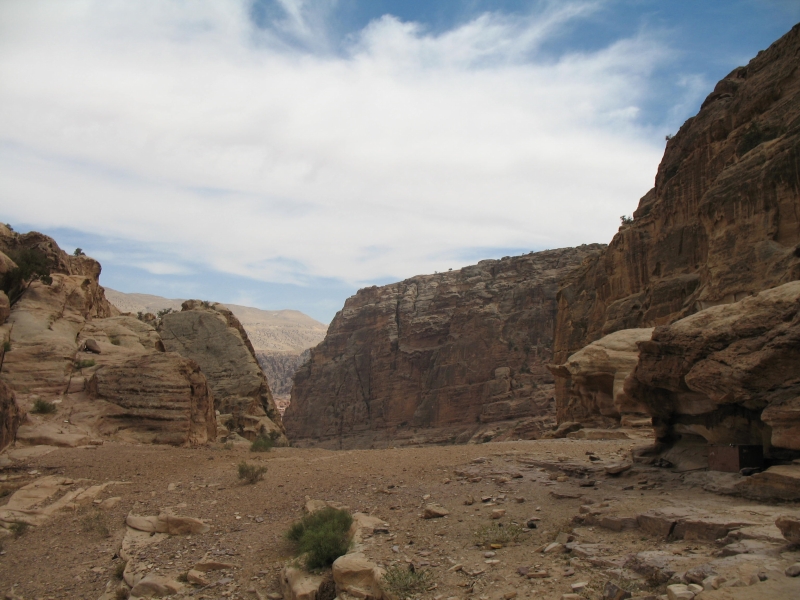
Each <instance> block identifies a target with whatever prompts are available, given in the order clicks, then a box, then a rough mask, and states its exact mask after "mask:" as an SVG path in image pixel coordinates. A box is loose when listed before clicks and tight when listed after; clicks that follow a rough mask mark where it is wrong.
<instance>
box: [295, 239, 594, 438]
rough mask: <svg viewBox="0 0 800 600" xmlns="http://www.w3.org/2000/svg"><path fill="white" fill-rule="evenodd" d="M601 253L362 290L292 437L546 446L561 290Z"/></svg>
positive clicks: (309, 386)
mask: <svg viewBox="0 0 800 600" xmlns="http://www.w3.org/2000/svg"><path fill="white" fill-rule="evenodd" d="M600 248H601V246H600V245H591V246H581V247H578V248H569V249H561V250H548V251H545V252H539V253H536V254H529V255H525V256H519V257H514V258H505V259H503V260H486V261H481V262H480V263H478V264H477V265H474V266H471V267H465V268H463V269H461V270H459V271H450V272H447V273H440V274H435V275H421V276H418V277H413V278H411V279H407V280H405V281H402V282H400V283H395V284H391V285H387V286H383V287H371V288H366V289H362V290H360V291H359V292H358V293H357V294H356V295H355V296H352V297H351V298H349V299H348V300H347V301H346V302H345V306H344V308H343V309H342V310H341V311H340V312H339V313H337V315H336V317H335V318H334V320H333V322H332V323H331V325H330V327H329V329H328V335H327V336H326V338H325V340H324V341H323V342H322V343H321V344H320V345H319V346H317V347H316V348H314V349H312V351H311V359H310V361H309V362H307V363H306V364H305V365H304V366H303V367H301V368H300V369H299V370H298V372H297V374H296V375H295V379H294V388H293V390H292V401H291V404H290V406H289V408H288V409H287V412H286V415H285V423H286V427H287V431H288V432H289V437H290V438H291V439H292V441H293V443H294V442H295V441H297V442H298V443H300V444H305V443H312V442H314V443H316V442H326V441H327V442H328V443H329V444H330V445H339V444H341V445H342V446H368V445H369V444H370V443H373V442H376V441H377V442H380V441H384V442H385V441H386V440H391V439H394V440H397V439H403V437H404V436H405V437H406V438H411V437H412V436H415V435H416V436H418V437H419V438H422V440H423V441H428V442H441V443H453V442H454V441H456V442H466V441H469V440H470V438H471V437H472V436H474V435H476V433H478V432H480V431H486V432H491V433H490V434H489V438H490V439H491V437H492V436H494V437H497V435H498V434H499V432H500V431H501V428H500V426H499V425H498V423H506V424H509V423H511V428H509V426H508V425H506V430H509V431H511V432H513V433H511V434H510V435H513V436H514V437H536V436H537V435H539V434H540V433H541V431H542V430H543V429H549V428H550V426H551V425H552V421H550V420H549V419H550V416H551V415H552V397H553V395H552V390H553V380H552V375H551V374H550V373H549V372H548V371H547V369H546V367H545V365H546V364H547V363H549V362H552V360H551V358H552V353H551V348H552V341H553V333H554V331H553V328H554V324H555V310H556V303H555V293H556V290H557V287H558V284H559V282H560V281H561V280H562V279H563V278H564V277H565V275H566V274H567V273H569V272H570V271H571V270H572V269H574V268H575V267H576V266H577V265H579V264H580V263H581V261H582V260H583V259H584V258H585V257H587V256H589V255H590V254H592V253H594V252H597V251H598V250H599V249H600ZM537 417H538V418H539V419H540V420H539V421H536V418H537ZM526 420H527V421H526ZM526 422H530V423H532V425H531V426H530V428H529V429H528V430H527V431H526V430H525V427H526ZM416 428H419V431H418V432H416V433H415V431H414V430H415V429H416Z"/></svg>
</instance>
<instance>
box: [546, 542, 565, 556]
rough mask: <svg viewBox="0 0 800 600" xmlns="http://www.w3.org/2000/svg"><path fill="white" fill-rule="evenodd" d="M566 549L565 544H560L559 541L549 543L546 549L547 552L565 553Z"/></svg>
mask: <svg viewBox="0 0 800 600" xmlns="http://www.w3.org/2000/svg"><path fill="white" fill-rule="evenodd" d="M566 551H567V547H566V546H565V545H564V544H559V543H558V542H553V543H552V544H548V545H547V546H545V549H544V553H545V554H563V553H564V552H566Z"/></svg>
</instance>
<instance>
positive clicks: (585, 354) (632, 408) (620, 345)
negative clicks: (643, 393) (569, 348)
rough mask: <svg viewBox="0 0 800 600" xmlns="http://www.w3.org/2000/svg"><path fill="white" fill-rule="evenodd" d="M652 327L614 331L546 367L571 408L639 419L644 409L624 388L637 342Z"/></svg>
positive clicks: (636, 354)
mask: <svg viewBox="0 0 800 600" xmlns="http://www.w3.org/2000/svg"><path fill="white" fill-rule="evenodd" d="M652 333H653V330H652V328H644V329H623V330H622V331H616V332H614V333H611V334H609V335H607V336H605V337H602V338H600V339H599V340H597V341H596V342H592V343H591V344H589V345H588V346H586V347H585V348H583V349H581V350H579V351H578V352H576V353H575V354H573V355H572V356H570V357H569V358H568V359H567V361H566V363H564V364H563V365H548V368H549V369H550V371H551V372H552V373H553V375H555V376H556V378H557V379H559V378H563V379H564V380H565V383H566V385H565V388H566V390H567V394H568V395H569V399H568V401H567V402H568V404H569V405H570V406H580V408H581V412H582V413H584V414H591V415H600V416H602V417H607V418H609V419H611V420H613V421H620V420H621V418H622V417H623V415H628V416H637V417H642V416H645V415H646V414H647V407H646V406H645V405H644V404H643V403H642V402H641V401H640V400H638V399H637V398H636V397H633V396H631V395H630V394H629V393H628V392H626V391H625V389H624V385H623V384H624V383H625V380H626V379H627V377H628V376H629V375H630V374H631V372H632V371H633V370H634V368H636V363H637V362H638V360H639V348H638V346H637V343H639V342H643V341H646V340H649V339H650V336H651V334H652Z"/></svg>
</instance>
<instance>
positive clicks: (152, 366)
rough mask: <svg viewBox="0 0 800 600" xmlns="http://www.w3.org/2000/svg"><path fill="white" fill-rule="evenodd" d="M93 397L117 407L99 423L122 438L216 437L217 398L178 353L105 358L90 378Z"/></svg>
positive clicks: (175, 440)
mask: <svg viewBox="0 0 800 600" xmlns="http://www.w3.org/2000/svg"><path fill="white" fill-rule="evenodd" d="M86 391H87V393H88V396H89V398H90V399H92V400H104V401H106V402H108V403H110V404H112V405H114V408H116V410H115V409H114V408H106V409H105V410H103V411H102V413H100V414H99V415H98V418H97V425H96V429H97V430H98V431H99V432H100V433H101V434H104V435H114V436H115V437H117V438H118V439H126V440H128V441H136V442H140V443H155V444H174V445H182V444H187V443H188V444H191V445H196V444H204V443H206V442H208V441H211V440H214V439H215V438H216V428H217V427H216V420H215V414H214V401H213V399H212V396H211V393H210V390H209V387H208V384H207V382H206V378H205V376H204V375H203V373H201V372H200V368H199V367H198V366H197V364H196V363H194V362H193V361H191V360H186V359H184V358H182V357H180V356H179V355H177V354H174V353H171V352H169V353H163V352H155V353H147V354H138V353H137V354H134V355H133V356H130V357H125V358H123V359H122V360H119V361H118V362H117V363H116V364H105V365H104V366H103V367H102V368H100V369H98V370H97V371H95V373H94V374H93V375H92V376H91V378H90V379H89V380H88V381H87V383H86Z"/></svg>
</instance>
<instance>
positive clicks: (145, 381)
mask: <svg viewBox="0 0 800 600" xmlns="http://www.w3.org/2000/svg"><path fill="white" fill-rule="evenodd" d="M6 252H8V253H9V254H10V255H11V257H22V258H19V260H23V259H24V260H25V261H28V262H29V263H30V262H31V261H33V262H37V261H38V262H39V263H41V264H39V266H40V267H44V270H46V271H49V275H47V276H46V277H45V276H42V277H38V278H36V279H34V280H33V281H31V282H30V283H29V284H28V285H22V286H19V285H16V283H15V285H14V286H12V287H13V289H14V293H13V296H14V299H15V300H16V301H15V302H14V303H13V305H11V306H10V311H9V316H8V319H7V322H6V323H5V324H4V325H2V327H0V337H1V338H2V339H3V341H4V342H7V346H8V348H9V349H8V351H7V352H5V356H4V359H3V364H2V371H0V379H2V381H3V382H4V384H5V385H7V386H9V387H10V388H11V389H13V391H14V392H15V395H16V400H17V410H18V411H19V409H22V410H23V411H27V415H26V416H25V420H24V421H23V422H22V423H21V425H20V427H19V429H18V431H17V432H16V439H17V440H18V441H19V442H21V443H30V444H52V445H64V446H74V445H78V444H81V443H86V442H87V441H88V440H89V439H91V438H94V437H97V436H98V435H102V434H110V435H115V436H116V437H118V438H121V439H127V440H132V441H140V442H153V441H156V442H168V443H175V444H184V443H202V442H205V441H207V440H209V439H214V436H215V434H216V421H215V418H214V411H213V404H212V403H211V400H210V396H209V392H208V389H207V386H206V382H205V377H204V376H203V375H202V373H199V371H198V368H197V365H195V364H193V363H191V361H187V360H186V359H183V358H181V357H180V356H179V355H177V354H165V353H164V347H163V344H162V343H161V339H160V338H159V336H158V334H157V333H156V332H155V330H154V329H153V328H152V327H150V326H149V325H146V324H144V323H141V322H140V321H138V320H137V319H135V318H132V317H126V316H119V311H118V310H117V309H115V308H114V307H113V306H112V305H111V304H109V303H108V301H107V300H106V298H105V295H104V291H103V288H102V287H101V286H100V285H99V279H98V278H99V275H100V265H99V263H97V261H95V260H93V259H91V258H89V257H86V256H69V255H67V254H66V253H65V252H63V251H62V250H61V249H60V248H59V247H58V245H57V244H56V243H55V241H54V240H52V239H51V238H49V237H47V236H44V235H42V234H39V233H35V232H32V233H28V234H24V235H19V234H16V233H14V232H13V231H11V230H9V229H8V228H7V227H5V226H0V259H2V260H0V263H2V264H3V265H5V267H8V266H10V264H11V265H13V264H14V263H13V261H11V262H10V264H9V257H8V255H7V254H6ZM26 252H27V254H26ZM5 267H4V275H5V274H6V273H10V272H11V271H9V270H8V269H7V268H5ZM12 268H13V267H12ZM17 273H18V272H17ZM17 279H19V278H17ZM8 281H9V280H7V279H5V277H4V285H5V284H6V283H8ZM14 282H17V280H16V279H15V280H14ZM37 402H38V403H39V404H40V405H41V406H44V407H47V406H48V405H50V406H52V407H53V409H54V410H55V413H54V414H47V413H42V414H35V413H34V411H32V410H31V409H32V408H34V407H36V405H37ZM2 406H3V408H2V410H3V411H4V414H0V417H2V421H3V423H13V422H14V420H13V419H9V418H8V415H9V414H11V413H10V412H9V410H13V409H9V410H6V408H5V407H7V406H11V404H9V403H8V402H4V403H2ZM17 414H18V415H19V414H20V413H19V412H18V413H17ZM17 421H18V419H17Z"/></svg>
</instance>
